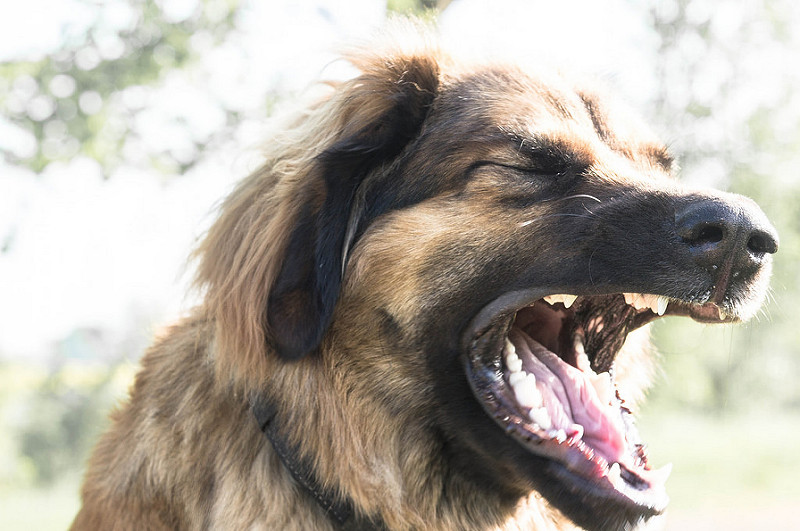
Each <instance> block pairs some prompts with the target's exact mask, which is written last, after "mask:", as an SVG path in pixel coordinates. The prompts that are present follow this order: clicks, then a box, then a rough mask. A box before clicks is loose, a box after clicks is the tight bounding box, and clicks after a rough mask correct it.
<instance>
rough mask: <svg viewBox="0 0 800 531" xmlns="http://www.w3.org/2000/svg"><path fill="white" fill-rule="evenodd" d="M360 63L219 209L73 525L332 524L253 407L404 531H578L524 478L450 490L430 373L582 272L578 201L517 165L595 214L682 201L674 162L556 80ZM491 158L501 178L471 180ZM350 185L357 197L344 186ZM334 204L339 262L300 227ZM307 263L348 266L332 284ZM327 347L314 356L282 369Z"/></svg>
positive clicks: (638, 364) (463, 482) (416, 59)
mask: <svg viewBox="0 0 800 531" xmlns="http://www.w3.org/2000/svg"><path fill="white" fill-rule="evenodd" d="M350 60H351V61H352V62H353V64H355V66H356V67H357V68H358V69H359V70H360V71H361V74H360V75H359V76H358V77H356V78H355V79H353V80H351V81H347V82H344V83H341V84H338V85H333V86H332V87H331V90H330V93H329V94H328V95H327V96H326V97H325V98H323V99H322V100H321V101H319V102H318V103H316V104H314V105H313V106H312V107H311V108H310V109H309V110H308V111H306V112H305V113H303V114H301V115H300V116H298V117H295V118H294V121H293V122H292V123H290V124H289V126H288V127H287V128H286V130H285V131H284V132H282V133H281V134H279V135H277V136H276V137H275V138H273V139H272V140H271V141H270V143H269V144H268V146H267V148H266V150H265V163H264V164H263V166H262V167H261V169H259V170H257V171H256V172H254V173H253V174H252V175H251V176H249V177H248V178H247V179H245V180H244V181H243V182H242V183H241V184H240V185H239V186H238V188H237V189H236V190H235V191H234V192H233V194H232V195H231V196H230V197H229V198H228V199H227V200H226V201H225V203H224V204H223V205H222V207H221V212H220V216H219V220H218V221H217V222H216V224H215V225H214V226H213V227H212V228H211V229H210V231H209V233H208V235H207V237H206V238H205V240H204V241H203V243H202V245H201V246H200V247H199V250H198V251H197V254H196V257H197V260H198V265H199V267H198V284H199V286H200V287H201V288H202V289H203V290H204V291H205V299H204V302H203V304H202V305H201V306H200V307H198V308H197V309H196V310H195V311H194V312H193V314H192V316H191V317H188V318H186V319H185V320H184V321H182V322H181V323H179V324H177V325H175V326H174V327H173V328H171V329H170V330H168V331H167V332H166V333H165V334H164V336H163V337H162V338H160V339H159V340H158V341H157V342H156V343H155V345H154V346H153V347H152V348H151V349H150V350H149V351H148V352H147V353H146V355H145V356H144V358H143V359H142V362H141V364H142V368H141V371H140V372H139V374H138V375H137V377H136V382H135V384H134V386H133V388H132V390H131V393H130V400H129V401H128V403H127V404H126V405H124V406H123V407H122V408H120V409H119V410H118V411H116V412H115V413H114V414H113V416H112V420H113V425H112V427H111V429H110V431H109V432H108V433H107V434H105V435H104V436H103V438H102V439H101V441H100V442H99V444H98V446H97V449H96V451H95V453H94V455H93V456H92V458H91V461H90V463H89V468H88V471H87V473H86V481H85V486H84V488H83V501H84V505H83V508H82V509H81V511H80V513H79V514H78V515H77V517H76V519H75V522H74V524H73V529H75V530H82V529H204V528H210V529H250V528H252V529H270V530H271V529H298V530H300V529H328V528H331V525H332V524H331V522H330V521H329V520H328V518H327V516H326V515H325V514H324V512H323V511H322V510H321V509H320V508H319V507H318V506H317V504H316V503H315V502H314V501H313V500H312V499H311V498H310V497H309V496H308V495H307V494H306V493H305V492H304V491H303V490H302V489H301V488H299V487H298V486H297V485H296V484H295V482H294V480H293V479H292V478H291V476H290V475H289V474H288V472H287V471H286V469H285V468H284V466H283V465H282V464H281V462H280V461H279V460H278V458H277V457H276V455H275V452H274V451H273V449H272V447H271V445H270V443H269V442H268V441H267V440H266V439H265V437H264V436H263V435H262V433H261V432H260V430H259V428H258V426H257V425H256V422H255V420H254V419H253V418H252V414H251V412H250V410H249V408H248V396H249V394H250V393H251V392H253V391H258V392H260V393H264V394H266V395H267V396H269V397H270V399H271V400H273V401H274V402H275V403H276V404H277V405H278V410H279V414H280V416H281V418H282V419H283V422H282V425H283V426H284V428H283V431H284V432H285V433H284V436H285V437H286V439H287V440H288V441H290V442H291V443H293V444H296V445H297V446H298V447H299V448H300V450H301V453H302V454H303V455H304V456H307V457H308V458H309V459H310V460H311V462H312V463H313V465H314V472H315V474H316V476H317V478H318V479H319V481H320V482H321V483H322V484H324V485H325V486H326V487H329V488H331V489H333V490H335V491H338V492H342V493H343V494H345V495H346V496H347V497H348V498H349V499H351V500H352V501H353V504H354V506H355V507H356V510H357V511H359V513H363V514H366V515H378V516H380V518H382V519H383V521H384V522H385V523H386V524H387V526H388V527H389V528H391V529H495V528H502V529H565V528H567V527H569V524H568V523H567V521H566V519H564V518H563V516H562V515H561V514H560V513H559V512H558V511H556V510H555V509H553V508H551V507H550V506H549V505H548V503H547V502H546V501H544V499H543V498H542V497H541V496H540V495H539V494H538V493H536V492H535V491H533V490H532V489H531V487H530V486H529V485H527V484H525V482H524V481H522V480H516V479H515V480H514V481H513V482H512V483H511V484H509V486H508V488H507V489H505V490H497V491H493V490H491V489H490V490H487V489H484V488H480V485H479V484H476V483H475V482H474V481H473V480H472V479H471V478H469V477H467V476H465V475H463V474H460V473H456V472H454V471H453V470H454V469H453V462H452V461H453V457H452V455H453V453H454V452H456V453H457V452H461V451H462V449H457V450H453V449H452V447H453V445H454V444H455V445H456V446H458V442H457V441H456V442H454V441H453V440H452V437H445V436H443V433H444V432H446V431H447V429H449V428H447V427H445V428H440V427H438V426H437V423H438V422H439V420H437V419H438V418H439V417H438V416H437V415H439V414H440V413H439V412H438V411H439V410H440V409H441V407H440V404H441V403H442V402H441V401H442V399H441V396H440V394H439V393H441V392H442V391H441V385H440V382H439V380H438V378H439V376H438V375H437V374H435V371H433V370H431V364H430V363H431V362H430V359H431V358H432V357H435V356H438V355H439V354H440V353H443V352H445V351H455V350H456V349H457V348H458V345H457V341H458V339H459V338H458V331H459V330H461V329H463V327H464V326H465V325H466V322H467V321H468V320H469V319H470V318H471V317H472V316H473V315H474V314H475V313H476V312H477V310H478V309H479V308H480V307H482V306H483V305H484V304H486V303H488V302H489V300H491V298H490V297H492V296H494V295H490V293H494V291H497V290H500V289H502V285H503V284H504V283H509V282H511V280H512V279H515V278H517V277H518V274H517V273H518V272H519V271H521V270H522V269H524V267H525V264H526V262H527V261H529V260H530V257H534V256H538V255H544V254H547V255H550V256H551V258H550V259H551V260H553V261H558V262H559V263H561V264H570V263H571V262H570V260H571V258H570V257H571V254H570V253H573V252H576V251H575V250H574V249H575V248H576V246H575V244H574V236H571V235H570V234H569V232H568V231H567V232H564V230H563V228H564V227H568V226H569V222H565V221H564V220H563V218H561V219H559V218H558V217H553V215H554V214H555V215H558V213H559V212H564V211H565V210H564V209H565V208H566V207H565V205H572V206H574V204H575V203H574V202H572V203H565V202H564V200H561V201H558V200H556V201H545V202H541V203H537V204H530V205H520V202H521V201H522V199H521V198H524V197H526V194H532V193H534V191H532V190H533V187H534V185H531V184H529V183H528V182H526V181H525V179H524V178H520V177H519V176H516V175H510V174H511V173H513V170H509V169H508V168H507V167H508V166H521V165H523V164H527V162H525V161H524V160H522V158H521V157H522V155H520V153H521V152H524V149H523V148H525V146H524V145H522V144H525V142H526V141H527V142H529V143H530V142H534V141H542V140H541V139H547V142H548V145H549V146H552V147H551V148H550V149H551V151H553V152H555V153H557V155H558V156H559V157H560V156H562V155H564V156H567V155H565V154H568V156H567V158H569V160H570V164H575V165H580V166H581V167H584V166H585V167H586V168H588V169H587V170H586V172H585V174H584V175H587V176H589V177H587V181H586V184H583V185H581V187H580V188H579V189H575V190H572V191H571V193H572V194H579V193H580V194H592V195H596V196H599V197H601V198H602V197H607V196H608V192H607V190H617V191H619V192H620V193H627V192H629V193H631V194H633V193H644V192H648V191H653V190H658V191H666V192H664V193H675V190H678V189H679V187H678V185H677V184H675V183H674V182H673V181H671V180H670V178H669V171H670V167H671V161H670V159H669V157H668V156H667V155H666V151H665V150H664V149H663V147H662V146H661V144H659V143H658V142H657V141H655V140H654V139H653V138H652V136H651V135H650V134H649V133H647V131H646V130H644V129H643V128H641V127H640V126H638V125H637V124H636V122H635V120H629V119H628V118H622V117H623V116H624V114H623V113H618V112H615V111H612V110H610V109H612V107H611V106H609V104H608V103H607V100H605V99H603V98H602V97H600V96H597V95H596V94H594V93H593V92H592V91H589V90H584V89H582V88H576V85H574V84H572V83H570V82H569V81H566V80H564V79H560V78H557V77H554V76H553V77H532V76H530V75H529V74H527V73H525V72H523V71H522V70H520V69H518V68H516V67H512V66H480V65H478V66H476V65H469V64H458V63H457V62H455V61H454V60H452V59H451V58H448V57H447V56H445V55H444V54H443V53H441V52H439V51H438V50H436V49H434V48H433V47H431V46H427V45H424V46H421V47H418V48H416V49H412V50H411V51H402V50H383V51H381V52H379V53H360V52H359V53H357V54H353V55H351V57H350ZM460 101H467V102H469V101H472V104H471V105H464V106H463V107H457V106H456V104H457V103H458V102H460ZM398 107H399V111H397V108H398ZM393 113H394V114H393ZM415 113H417V114H415ZM398 130H399V131H401V132H400V133H396V134H395V132H396V131H398ZM512 137H513V138H515V139H516V140H514V141H513V142H511V143H509V142H508V139H509V138H512ZM386 138H389V140H386ZM535 139H539V140H535ZM518 144H520V145H518ZM364 145H367V146H372V147H373V148H374V149H372V150H371V151H370V150H368V149H362V147H363V146H364ZM376 146H377V147H376ZM334 148H335V149H334ZM347 149H350V151H347ZM348 153H351V154H350V155H348ZM352 153H355V155H352ZM375 153H378V154H377V155H375ZM348 157H350V158H348ZM359 157H360V158H359ZM365 158H366V159H369V162H368V163H364V164H363V165H360V164H362V163H361V162H360V161H361V160H364V159H365ZM487 160H491V161H494V162H496V163H498V164H502V166H496V165H489V166H481V165H476V162H479V161H487ZM342 161H344V162H342ZM331 168H334V169H333V170H332V169H331ZM353 168H355V169H353ZM345 170H346V171H345ZM348 171H351V172H352V173H359V174H360V177H359V180H358V182H355V183H351V182H347V181H346V179H347V178H348V177H346V176H345V177H340V176H339V175H338V174H339V173H343V174H347V172H348ZM337 172H338V173H337ZM390 174H391V175H395V176H394V177H392V178H393V179H397V182H395V183H394V184H391V183H390V184H386V178H387V177H386V176H387V175H390ZM466 176H468V178H467V177H466ZM336 178H341V182H338V181H337V182H334V181H333V180H332V179H336ZM332 183H333V184H332ZM365 183H366V184H365ZM334 186H340V187H342V188H337V190H338V189H349V190H351V191H352V193H351V194H344V199H343V200H342V204H344V205H346V209H345V211H344V212H342V213H340V214H339V215H340V216H344V218H343V220H342V219H340V218H339V217H337V218H335V220H334V223H333V224H336V223H338V224H339V225H341V227H343V228H346V231H344V232H342V231H339V232H337V233H336V234H335V235H336V237H337V238H339V239H337V240H336V241H334V242H333V244H330V242H328V241H327V240H325V239H324V238H320V237H318V236H319V235H320V234H323V233H324V230H325V227H327V226H329V225H331V223H330V220H326V221H324V222H320V223H318V224H316V225H309V226H304V225H303V224H302V222H303V220H304V219H322V218H321V217H320V216H322V215H323V214H324V213H325V212H327V210H326V208H327V206H328V205H329V204H330V201H331V199H330V198H331V197H332V194H333V190H334V188H333V187H334ZM548 186H549V185H548ZM373 190H378V191H381V190H382V192H381V193H382V194H383V195H380V194H379V193H378V192H375V193H374V194H372V191H373ZM626 191H627V192H626ZM536 193H538V192H536ZM681 193H685V192H683V191H682V192H681ZM370 194H372V195H370ZM603 194H605V195H603ZM375 197H378V198H379V199H380V202H381V204H383V205H384V206H383V207H375V206H374V204H373V203H371V201H373V200H374V198H375ZM509 205H510V206H509ZM572 206H569V208H572ZM578 207H580V205H578ZM333 210H334V211H336V210H337V209H333ZM579 210H580V209H579ZM570 211H571V212H572V210H570ZM354 220H356V221H354ZM358 220H361V222H358ZM364 220H366V221H364ZM337 226H338V225H337ZM298 227H299V228H298ZM303 227H305V229H304V228H303ZM304 231H305V232H304ZM559 231H561V232H559ZM560 234H563V236H562V235H560ZM340 241H343V242H344V245H340ZM326 246H327V247H326ZM559 246H560V247H563V248H564V249H566V250H565V251H564V252H563V253H562V254H558V252H554V251H553V250H552V249H554V248H558V247H559ZM314 247H316V248H318V249H319V248H322V250H323V252H321V255H322V256H323V258H325V259H326V260H328V261H332V262H333V266H330V264H328V262H326V263H325V264H326V265H325V267H328V268H329V269H330V274H329V275H328V276H326V277H325V279H322V280H320V279H319V278H318V277H316V276H315V271H316V270H317V268H318V267H323V266H321V265H319V264H317V263H316V262H315V261H314V260H315V258H314V256H313V253H314ZM325 249H329V250H330V249H333V250H334V251H335V252H333V253H330V252H328V253H327V254H325V252H324V251H325ZM570 249H572V250H570ZM342 253H346V255H347V256H346V260H347V265H346V268H345V270H344V276H343V278H342V280H341V284H340V285H338V286H336V287H338V289H334V293H335V302H336V304H335V306H334V307H333V308H334V309H333V310H332V314H330V315H327V316H326V315H325V311H324V310H320V309H319V308H317V307H316V306H314V304H315V303H314V300H316V299H314V298H313V297H314V294H312V295H311V297H312V298H309V293H308V292H309V291H313V289H314V286H317V287H319V286H323V285H327V284H323V283H324V282H329V280H328V279H329V278H336V275H337V273H336V271H337V270H340V269H341V265H342V260H343V257H342ZM329 255H331V256H329ZM501 258H502V259H501ZM316 259H319V256H317V258H316ZM595 259H597V258H596V257H595ZM287 263H288V264H292V265H291V267H292V268H295V269H293V270H291V271H290V270H289V269H287V268H288V267H290V266H287V265H286V264H287ZM309 263H310V264H311V266H309V265H308V264H309ZM564 267H567V266H564ZM576 267H577V266H576ZM592 271H593V270H592V269H591V265H590V273H591V272H592ZM598 271H600V270H598ZM298 275H299V276H298ZM296 276H297V278H295V277H296ZM315 283H316V284H315ZM492 290H494V291H492ZM642 291H644V290H642ZM317 314H319V315H317ZM319 323H322V324H319ZM440 323H445V324H446V325H447V326H448V327H449V328H453V329H454V330H453V334H452V336H446V334H444V333H442V332H441V330H442V327H444V326H445V324H440ZM315 327H318V328H319V329H320V330H321V333H320V337H319V341H318V342H315V341H313V338H312V339H311V340H308V341H310V343H311V344H312V347H313V348H312V352H310V353H306V352H300V353H299V354H302V355H297V353H294V354H291V353H290V354H289V355H281V350H282V349H285V350H286V351H290V350H291V348H290V347H291V345H294V344H304V343H303V342H304V340H306V339H307V338H306V337H305V335H304V334H306V333H308V334H310V333H311V332H307V331H308V330H312V329H315ZM445 336H446V337H445ZM287 345H288V346H287ZM298 348H299V347H298ZM289 358H295V359H291V360H290V359H289ZM452 370H453V371H458V370H459V368H458V367H457V366H453V367H452ZM651 370H652V369H651V365H650V359H649V356H648V355H647V354H646V352H645V349H642V348H639V347H638V342H637V341H633V340H629V348H628V349H627V350H626V351H624V352H623V353H622V354H620V358H619V362H618V372H619V375H620V382H619V383H620V387H621V388H622V389H623V390H624V392H625V393H626V396H627V397H629V399H630V398H632V397H635V398H638V397H640V396H641V394H642V390H643V389H644V387H646V385H647V381H648V378H649V374H650V372H651ZM459 429H460V428H459ZM509 474H510V475H512V476H513V474H512V473H509Z"/></svg>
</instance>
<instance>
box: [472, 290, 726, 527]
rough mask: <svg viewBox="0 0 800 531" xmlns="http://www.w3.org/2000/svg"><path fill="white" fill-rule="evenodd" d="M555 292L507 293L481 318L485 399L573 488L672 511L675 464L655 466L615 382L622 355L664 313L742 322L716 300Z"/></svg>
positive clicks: (478, 355)
mask: <svg viewBox="0 0 800 531" xmlns="http://www.w3.org/2000/svg"><path fill="white" fill-rule="evenodd" d="M545 293H547V292H544V293H543V292H542V291H537V292H536V293H532V292H524V293H523V292H515V293H510V294H507V295H506V296H504V297H501V298H500V299H498V300H496V301H494V302H493V303H491V304H489V305H488V306H487V307H486V308H484V309H483V310H482V311H481V312H480V313H479V314H478V316H476V318H475V319H474V320H473V322H472V324H471V326H470V327H469V330H468V333H467V335H466V336H465V343H466V344H465V347H466V348H465V352H466V353H467V355H466V358H465V362H466V370H467V375H468V379H469V381H470V385H471V386H472V390H473V392H474V394H475V396H476V397H477V398H478V400H479V402H480V403H481V404H482V406H483V408H484V409H485V410H486V412H487V413H488V414H489V415H490V416H491V417H492V418H493V419H494V420H495V421H496V422H497V423H498V424H499V425H500V426H501V427H502V428H503V429H504V430H505V432H506V433H507V434H508V435H510V436H511V437H513V438H514V439H516V440H517V441H518V442H519V443H520V444H522V445H523V446H524V447H525V448H526V449H527V450H529V451H530V452H533V453H534V454H536V455H538V456H541V457H545V458H547V459H549V460H550V461H551V462H553V463H556V464H557V465H558V466H556V467H555V469H556V471H557V475H558V476H559V477H560V479H561V480H562V482H563V483H564V484H565V486H566V487H567V488H568V489H569V490H570V491H572V492H575V493H576V494H578V495H580V496H581V497H582V498H586V497H591V498H593V499H595V500H601V501H602V500H606V501H608V502H613V503H616V504H619V505H621V506H622V507H623V508H624V509H626V510H627V511H633V512H635V513H636V514H640V515H642V516H647V515H654V514H658V513H660V512H662V511H663V510H664V509H665V508H666V505H667V501H668V498H667V496H666V491H665V488H664V483H665V481H666V479H667V477H668V476H669V472H670V468H671V466H666V467H663V468H661V469H659V470H653V469H652V468H651V467H650V465H649V464H648V459H647V455H646V452H645V447H644V445H643V443H642V442H641V440H640V438H639V435H638V433H637V430H636V428H635V425H634V422H633V415H632V414H631V411H630V410H629V409H628V408H627V407H626V404H625V397H623V396H621V395H620V392H619V390H618V389H617V386H616V384H615V381H614V363H615V359H616V356H617V353H618V352H619V350H620V349H621V348H622V345H623V343H624V342H625V339H626V338H627V336H628V334H629V333H630V332H631V331H633V330H635V329H637V328H639V327H641V326H643V325H645V324H647V323H649V322H651V321H653V320H654V319H657V318H658V317H660V316H663V315H668V314H672V315H687V316H690V317H693V318H694V319H696V320H699V321H703V322H725V321H732V320H735V318H734V317H732V316H731V315H729V314H728V313H726V312H725V311H723V310H722V309H720V308H719V307H718V306H716V305H714V304H712V303H710V302H707V301H706V302H686V301H679V300H676V299H669V298H667V297H663V296H656V295H649V294H632V293H616V294H600V295H584V296H575V295H552V294H550V295H546V294H545ZM551 293H552V292H551Z"/></svg>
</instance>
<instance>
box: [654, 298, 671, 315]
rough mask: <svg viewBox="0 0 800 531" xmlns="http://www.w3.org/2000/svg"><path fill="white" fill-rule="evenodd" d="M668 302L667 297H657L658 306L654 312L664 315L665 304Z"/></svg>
mask: <svg viewBox="0 0 800 531" xmlns="http://www.w3.org/2000/svg"><path fill="white" fill-rule="evenodd" d="M668 304H669V299H667V298H666V297H659V298H658V308H657V309H656V313H657V314H658V315H664V314H665V313H666V311H667V305H668Z"/></svg>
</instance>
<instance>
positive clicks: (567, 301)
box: [544, 294, 578, 308]
mask: <svg viewBox="0 0 800 531" xmlns="http://www.w3.org/2000/svg"><path fill="white" fill-rule="evenodd" d="M577 298H578V296H577V295H563V294H562V295H548V296H547V297H545V298H544V300H545V301H547V303H548V304H555V303H557V302H561V303H564V308H569V307H570V306H572V303H573V302H575V299H577Z"/></svg>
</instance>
